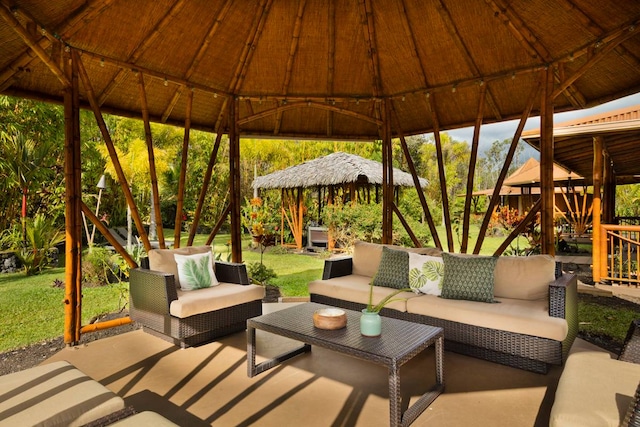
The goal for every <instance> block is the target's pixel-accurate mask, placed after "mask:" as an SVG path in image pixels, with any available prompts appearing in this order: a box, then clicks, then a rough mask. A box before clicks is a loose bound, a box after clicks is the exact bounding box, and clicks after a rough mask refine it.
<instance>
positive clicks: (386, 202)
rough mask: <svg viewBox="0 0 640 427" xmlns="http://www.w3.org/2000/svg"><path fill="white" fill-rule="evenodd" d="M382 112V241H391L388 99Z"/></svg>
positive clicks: (391, 163)
mask: <svg viewBox="0 0 640 427" xmlns="http://www.w3.org/2000/svg"><path fill="white" fill-rule="evenodd" d="M381 110H382V111H381V112H382V243H385V244H390V243H393V207H392V205H393V149H392V145H391V117H390V114H389V101H388V100H385V101H384V102H383V103H382V106H381Z"/></svg>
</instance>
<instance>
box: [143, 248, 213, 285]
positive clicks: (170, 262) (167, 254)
mask: <svg viewBox="0 0 640 427" xmlns="http://www.w3.org/2000/svg"><path fill="white" fill-rule="evenodd" d="M207 252H211V246H186V247H184V248H178V249H151V250H150V251H149V269H150V270H156V271H162V272H163V273H170V274H173V277H174V278H175V282H176V287H178V288H180V282H179V281H178V265H177V264H176V260H175V258H174V255H175V254H178V255H193V254H204V253H207Z"/></svg>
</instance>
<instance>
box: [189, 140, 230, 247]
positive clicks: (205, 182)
mask: <svg viewBox="0 0 640 427" xmlns="http://www.w3.org/2000/svg"><path fill="white" fill-rule="evenodd" d="M221 141H222V132H218V134H217V135H216V142H215V143H214V144H213V150H211V156H209V164H208V165H207V171H206V172H205V174H204V178H203V179H202V188H201V189H200V195H199V196H198V203H197V205H196V211H195V213H194V214H193V222H192V224H191V229H190V230H189V239H188V240H187V246H191V245H193V239H194V237H195V235H196V231H197V229H198V224H199V223H200V215H201V214H202V206H203V205H204V199H205V197H206V196H207V191H208V190H209V184H210V183H211V176H212V175H213V166H214V165H215V164H216V160H217V158H218V149H219V148H220V142H221Z"/></svg>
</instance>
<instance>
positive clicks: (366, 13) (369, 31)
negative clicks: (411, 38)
mask: <svg viewBox="0 0 640 427" xmlns="http://www.w3.org/2000/svg"><path fill="white" fill-rule="evenodd" d="M358 4H359V6H360V7H359V10H360V16H361V18H362V19H361V21H362V27H363V28H362V29H363V35H364V39H365V43H366V45H367V51H368V52H369V59H370V61H369V71H370V73H371V78H372V89H373V96H375V97H378V96H380V95H381V93H382V81H381V80H380V59H379V58H378V48H377V45H376V32H375V26H374V23H373V11H372V7H371V0H358Z"/></svg>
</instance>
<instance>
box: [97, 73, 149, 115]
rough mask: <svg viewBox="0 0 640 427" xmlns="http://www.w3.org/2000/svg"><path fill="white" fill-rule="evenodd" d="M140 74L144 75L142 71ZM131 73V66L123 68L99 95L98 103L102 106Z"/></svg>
mask: <svg viewBox="0 0 640 427" xmlns="http://www.w3.org/2000/svg"><path fill="white" fill-rule="evenodd" d="M139 74H140V75H142V73H139ZM130 75H131V70H130V69H129V68H121V69H120V70H119V71H118V72H117V73H116V75H115V76H114V77H113V79H112V80H111V81H110V82H109V84H108V85H107V87H105V88H104V90H103V91H102V93H101V94H100V96H99V97H98V105H100V106H101V107H102V105H104V103H105V102H106V101H107V99H108V98H109V96H111V94H112V93H114V92H115V91H116V89H118V87H120V85H122V83H124V82H125V81H126V80H127V79H128V78H129V76H130Z"/></svg>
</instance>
